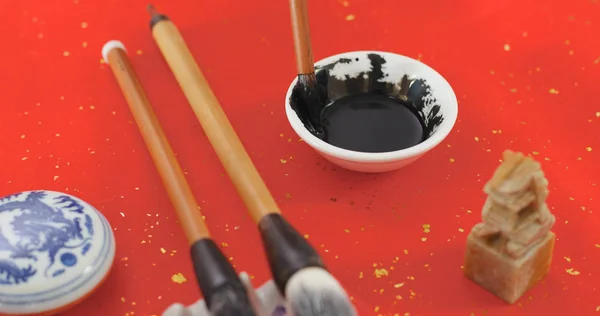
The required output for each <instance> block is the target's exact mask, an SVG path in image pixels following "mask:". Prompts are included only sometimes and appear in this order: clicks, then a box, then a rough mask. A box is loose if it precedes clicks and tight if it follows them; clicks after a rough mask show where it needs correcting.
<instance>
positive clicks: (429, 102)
mask: <svg viewBox="0 0 600 316" xmlns="http://www.w3.org/2000/svg"><path fill="white" fill-rule="evenodd" d="M373 56H375V57H376V58H381V57H382V58H383V59H384V60H385V63H384V64H383V66H382V68H381V70H382V71H383V77H382V78H380V79H378V80H372V79H371V80H369V76H370V75H371V73H370V71H371V69H372V68H373V66H372V64H371V58H373ZM340 59H345V60H343V62H339V61H340ZM315 66H316V72H317V75H318V77H320V76H323V75H325V76H327V77H328V78H329V81H328V84H327V90H328V94H329V96H330V97H331V98H332V99H337V98H339V97H342V96H344V95H348V94H352V93H357V92H367V90H368V89H370V88H372V87H369V85H373V82H378V83H375V84H379V87H380V88H381V87H382V86H381V85H382V84H383V85H384V86H385V87H386V88H385V89H386V91H388V90H389V91H388V92H390V93H391V94H393V95H397V96H398V97H400V98H406V99H408V101H411V102H412V103H415V104H418V105H419V106H420V110H419V111H418V112H419V113H420V114H421V115H422V118H423V119H424V121H425V125H426V129H428V130H429V131H428V134H429V136H428V138H427V139H426V140H425V141H423V142H421V143H419V144H417V145H415V146H412V147H409V148H406V149H402V150H397V151H391V152H382V153H371V152H358V151H352V150H347V149H343V148H339V147H336V146H333V145H330V144H328V143H326V142H325V141H323V140H321V139H319V138H318V137H316V136H315V135H313V134H312V133H311V132H309V131H308V130H307V129H306V127H305V126H304V124H303V123H302V121H301V120H300V118H299V117H298V115H297V114H296V112H295V111H294V109H292V107H291V105H290V97H291V95H292V90H293V88H294V86H295V85H296V81H297V78H296V79H294V81H293V82H292V84H291V85H290V87H289V89H288V91H287V94H286V98H285V111H286V114H287V118H288V121H289V122H290V124H291V125H292V128H293V129H294V131H295V132H296V134H298V136H300V138H301V139H302V140H303V141H304V142H306V143H307V144H308V145H309V146H311V147H312V148H314V149H315V150H316V151H317V152H319V153H320V154H321V155H322V156H323V157H324V158H325V159H327V160H329V161H330V162H332V163H334V164H336V165H338V166H340V167H342V168H346V169H349V170H354V171H359V172H385V171H391V170H395V169H399V168H401V167H404V166H406V165H408V164H410V163H412V162H414V161H415V160H417V159H418V158H420V157H421V156H423V155H424V154H425V153H427V152H428V151H430V150H431V149H433V148H434V147H435V146H437V145H438V144H439V143H440V142H442V140H444V138H446V136H448V134H449V133H450V131H451V130H452V128H453V127H454V123H455V122H456V117H457V115H458V102H457V100H456V95H455V94H454V91H453V90H452V87H450V84H449V83H448V82H447V81H446V79H444V77H442V76H441V75H440V74H439V73H437V72H436V71H435V70H433V69H432V68H431V67H429V66H427V65H425V64H424V63H422V62H420V61H418V60H415V59H412V58H409V57H406V56H402V55H398V54H394V53H386V52H378V51H355V52H347V53H342V54H338V55H334V56H331V57H328V58H325V59H323V60H320V61H318V62H317V63H316V64H315ZM323 71H325V72H323ZM327 71H328V73H327ZM319 72H323V73H321V74H319ZM346 80H354V82H353V83H349V84H348V83H347V82H346Z"/></svg>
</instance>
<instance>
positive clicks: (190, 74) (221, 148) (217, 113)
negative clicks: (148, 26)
mask: <svg viewBox="0 0 600 316" xmlns="http://www.w3.org/2000/svg"><path fill="white" fill-rule="evenodd" d="M152 34H153V36H154V39H155V40H156V43H157V45H158V47H159V49H160V50H161V52H162V54H163V56H164V58H165V60H166V61H167V63H168V64H169V67H170V68H171V71H173V74H174V75H175V78H176V79H177V81H178V82H179V85H180V86H181V89H182V90H183V93H184V94H185V96H186V98H187V99H188V101H189V103H190V105H191V107H192V109H193V110H194V113H195V114H196V117H197V118H198V120H199V121H200V124H201V125H202V128H203V129H204V132H205V133H206V136H207V137H208V140H209V141H210V143H211V144H212V147H213V148H214V150H215V152H216V153H217V156H218V157H219V160H220V161H221V163H222V164H223V166H224V168H225V170H226V171H227V174H228V175H229V177H230V178H231V180H232V182H233V184H234V185H235V187H236V189H237V191H238V193H239V194H240V196H241V198H242V200H243V201H244V203H245V205H246V207H247V208H248V211H249V212H250V215H251V216H252V218H253V219H254V221H255V222H257V223H258V221H259V220H260V218H261V217H262V216H263V215H266V214H270V213H279V208H278V207H277V204H276V203H275V200H274V199H273V197H272V196H271V193H270V192H269V190H268V189H267V186H266V185H265V183H264V182H263V180H262V179H261V177H260V175H259V173H258V171H257V170H256V168H255V167H254V164H253V163H252V160H251V159H250V156H248V153H247V152H246V150H245V149H244V146H243V145H242V142H241V141H240V139H239V138H238V136H237V134H236V133H235V131H234V129H233V127H232V126H231V123H230V122H229V120H228V119H227V116H226V115H225V112H223V109H222V108H221V106H220V104H219V101H218V100H217V98H216V97H215V95H214V93H213V92H212V90H211V89H210V87H209V85H208V83H207V82H206V79H205V78H204V75H203V74H202V72H201V71H200V68H199V67H198V65H197V64H196V61H195V60H194V57H193V56H192V53H191V52H190V51H189V49H188V48H187V46H186V44H185V42H184V40H183V38H182V37H181V34H180V33H179V31H178V30H177V28H176V27H175V25H174V24H173V23H172V22H171V21H161V22H159V23H157V24H156V25H154V28H153V29H152ZM248 80H251V79H248Z"/></svg>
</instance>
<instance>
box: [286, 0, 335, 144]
mask: <svg viewBox="0 0 600 316" xmlns="http://www.w3.org/2000/svg"><path fill="white" fill-rule="evenodd" d="M307 1H308V0H290V13H291V18H292V33H293V39H294V52H295V55H296V70H297V72H298V80H297V81H296V84H295V85H294V88H293V89H292V94H291V99H293V101H294V102H290V104H293V107H294V110H295V111H298V112H299V115H298V117H300V118H301V119H302V121H303V123H304V124H305V126H306V127H307V129H309V130H310V131H311V132H312V133H314V134H315V135H316V136H317V137H323V136H324V132H323V129H322V127H321V111H322V110H323V108H324V107H325V106H326V103H327V100H328V97H327V92H326V91H325V88H324V87H322V86H321V85H319V84H318V83H317V77H316V75H315V65H314V60H313V53H312V45H311V42H310V27H309V21H308V4H307Z"/></svg>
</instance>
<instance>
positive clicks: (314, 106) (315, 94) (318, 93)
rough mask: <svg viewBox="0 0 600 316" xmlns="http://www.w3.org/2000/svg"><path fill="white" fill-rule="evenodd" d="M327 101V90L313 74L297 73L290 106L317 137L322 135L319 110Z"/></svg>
mask: <svg viewBox="0 0 600 316" xmlns="http://www.w3.org/2000/svg"><path fill="white" fill-rule="evenodd" d="M327 102H328V97H327V92H326V91H325V88H324V87H322V86H320V85H319V84H318V82H317V79H316V77H315V74H307V75H298V81H297V82H296V85H295V86H294V88H293V89H292V95H291V97H290V106H291V107H292V109H293V110H294V111H296V113H297V114H298V118H300V120H301V121H302V123H304V125H305V126H306V128H308V130H309V131H310V132H311V133H313V134H314V135H315V136H317V137H319V138H322V137H323V130H322V127H321V111H322V110H323V108H325V106H326V105H327Z"/></svg>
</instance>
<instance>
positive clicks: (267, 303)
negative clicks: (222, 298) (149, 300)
mask: <svg viewBox="0 0 600 316" xmlns="http://www.w3.org/2000/svg"><path fill="white" fill-rule="evenodd" d="M240 279H241V280H242V283H243V284H244V287H245V288H246V291H247V292H248V296H249V297H250V300H251V302H252V303H253V304H252V305H253V306H254V309H255V311H257V313H258V315H257V316H286V315H287V314H286V309H285V301H284V299H283V297H282V296H281V294H279V290H278V289H277V286H275V283H274V282H273V280H269V281H267V282H266V283H265V284H263V285H261V286H260V287H258V288H256V289H255V288H254V287H253V286H252V283H251V282H250V278H249V277H248V274H247V273H241V274H240ZM253 298H254V299H253ZM162 316H211V315H210V313H209V312H208V310H207V308H206V304H205V303H204V300H203V299H200V300H198V301H196V302H195V303H194V304H192V305H189V306H184V305H183V304H181V303H174V304H172V305H171V306H169V308H167V310H166V311H165V312H164V313H163V314H162Z"/></svg>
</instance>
